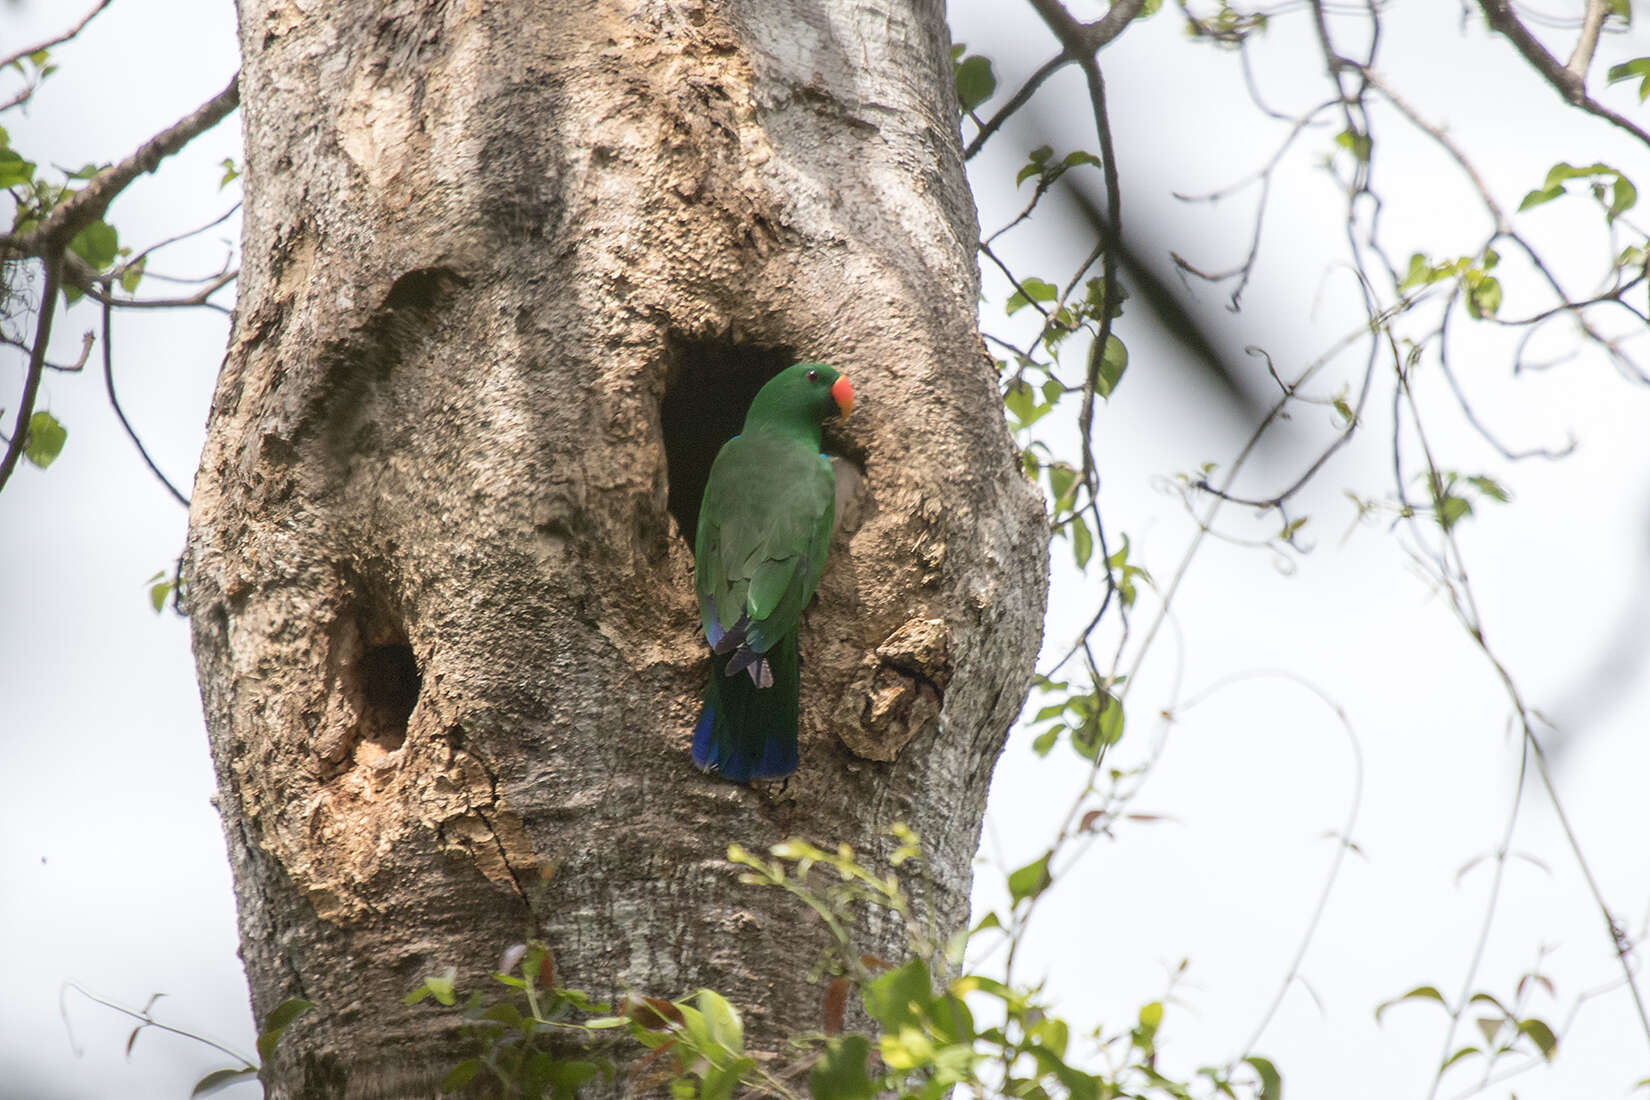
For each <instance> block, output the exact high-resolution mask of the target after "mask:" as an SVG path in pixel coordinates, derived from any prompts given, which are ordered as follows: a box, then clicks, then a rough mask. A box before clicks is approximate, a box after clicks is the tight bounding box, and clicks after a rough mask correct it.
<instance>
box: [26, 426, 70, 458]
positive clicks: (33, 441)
mask: <svg viewBox="0 0 1650 1100" xmlns="http://www.w3.org/2000/svg"><path fill="white" fill-rule="evenodd" d="M68 439H69V429H67V428H65V427H64V426H63V425H62V424H59V423H58V422H57V418H56V417H54V416H53V415H52V414H51V413H49V412H37V413H35V414H34V415H33V416H31V417H29V426H28V429H27V431H26V433H25V434H24V436H23V457H24V458H26V459H28V460H29V461H30V462H32V463H34V464H35V465H36V466H38V467H40V468H41V469H42V470H44V469H45V468H46V467H47V466H50V465H51V464H52V463H53V462H56V461H57V456H58V455H60V454H62V453H63V444H64V443H66V442H68Z"/></svg>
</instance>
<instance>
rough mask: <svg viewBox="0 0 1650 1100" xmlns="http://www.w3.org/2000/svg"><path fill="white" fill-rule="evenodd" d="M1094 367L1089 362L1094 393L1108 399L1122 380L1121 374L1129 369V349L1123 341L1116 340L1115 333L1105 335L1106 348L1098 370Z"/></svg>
mask: <svg viewBox="0 0 1650 1100" xmlns="http://www.w3.org/2000/svg"><path fill="white" fill-rule="evenodd" d="M1090 354H1091V355H1092V352H1091V353H1090ZM1095 367H1096V364H1095V363H1094V362H1093V361H1092V360H1091V361H1090V363H1089V369H1090V370H1092V371H1094V392H1095V393H1097V394H1099V395H1100V396H1101V397H1110V396H1111V395H1112V391H1113V390H1115V389H1116V388H1117V383H1119V382H1121V381H1122V380H1123V372H1124V371H1126V370H1128V369H1129V349H1128V348H1126V347H1124V346H1123V341H1121V340H1119V339H1118V338H1117V334H1116V333H1115V332H1111V333H1107V334H1106V347H1105V351H1104V352H1102V353H1101V355H1100V362H1099V364H1098V367H1099V369H1098V370H1095Z"/></svg>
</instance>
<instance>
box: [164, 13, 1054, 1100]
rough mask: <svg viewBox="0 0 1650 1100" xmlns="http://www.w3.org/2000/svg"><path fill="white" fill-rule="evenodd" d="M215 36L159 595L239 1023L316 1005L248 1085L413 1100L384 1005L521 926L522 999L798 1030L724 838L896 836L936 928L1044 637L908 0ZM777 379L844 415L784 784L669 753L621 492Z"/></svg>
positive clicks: (769, 941)
mask: <svg viewBox="0 0 1650 1100" xmlns="http://www.w3.org/2000/svg"><path fill="white" fill-rule="evenodd" d="M240 22H241V42H242V49H243V52H244V69H243V72H242V78H241V79H242V91H243V102H244V108H243V113H244V124H245V128H246V146H247V148H246V170H245V180H246V196H247V205H246V213H245V230H244V251H245V257H244V265H243V269H242V277H241V289H240V302H239V305H238V307H237V312H236V319H235V326H234V332H233V336H232V340H231V345H230V348H229V351H228V356H227V359H226V362H225V365H224V369H223V374H222V377H221V378H220V380H219V384H218V390H217V394H216V397H215V399H214V402H213V406H212V411H211V422H210V431H209V439H208V443H207V447H206V451H205V454H204V456H203V458H202V464H201V469H200V473H199V477H198V480H197V484H196V488H195V493H194V502H193V508H192V512H191V534H190V546H189V560H188V566H187V582H188V591H189V594H190V603H191V611H192V615H193V620H194V637H195V649H196V654H197V659H198V662H199V667H200V678H201V685H202V694H203V697H204V700H205V708H206V715H207V720H208V725H209V728H210V734H211V741H212V749H213V753H214V757H215V759H216V762H217V769H218V776H219V782H220V785H221V788H222V790H221V800H220V801H221V807H222V812H223V818H224V825H225V830H226V832H227V834H228V837H229V847H230V854H231V859H232V862H233V865H234V871H235V879H236V889H237V894H238V901H239V907H240V914H241V929H242V943H243V947H242V951H243V954H244V957H245V960H246V965H247V971H248V976H249V978H250V982H251V987H252V998H253V1003H254V1007H255V1009H256V1011H257V1012H258V1013H259V1015H260V1016H261V1015H262V1014H263V1013H265V1012H267V1011H268V1010H269V1009H271V1008H272V1007H274V1006H275V1005H276V1004H278V1003H280V1002H281V1001H282V1000H284V999H286V998H288V997H292V996H304V997H307V998H308V999H310V1000H313V1001H315V1002H317V1003H318V1004H319V1005H320V1006H321V1007H320V1008H319V1009H318V1010H317V1011H316V1012H314V1013H312V1014H310V1015H309V1016H307V1017H305V1018H304V1019H303V1020H302V1021H301V1022H300V1023H299V1024H297V1025H295V1026H294V1028H293V1029H292V1032H291V1033H290V1035H289V1036H288V1038H287V1039H286V1040H284V1041H283V1043H282V1045H281V1048H280V1050H279V1051H278V1053H277V1055H276V1057H275V1058H274V1060H273V1062H272V1065H271V1066H270V1067H269V1069H268V1071H267V1073H266V1076H267V1078H268V1083H269V1086H270V1095H271V1096H274V1097H289V1096H299V1095H303V1096H311V1095H314V1096H331V1095H349V1096H365V1095H393V1096H404V1095H417V1094H421V1093H429V1092H432V1091H433V1089H432V1087H431V1084H430V1083H431V1082H432V1081H434V1080H438V1079H439V1077H440V1075H441V1073H442V1072H444V1071H445V1069H446V1068H448V1067H450V1066H451V1065H452V1064H453V1063H454V1062H456V1061H457V1060H458V1059H459V1058H461V1057H463V1056H465V1055H466V1054H467V1053H470V1052H469V1051H468V1050H466V1049H465V1048H463V1046H462V1044H460V1043H459V1041H458V1040H457V1038H456V1037H455V1036H454V1035H453V1033H452V1032H451V1030H450V1029H449V1028H448V1027H447V1026H446V1025H447V1024H449V1023H450V1017H449V1016H448V1014H445V1013H439V1012H435V1011H432V1010H431V1009H430V1008H429V1006H428V1005H419V1006H413V1007H405V1006H402V1005H401V1004H400V998H401V996H402V995H403V994H404V993H406V992H407V991H408V990H409V989H411V988H412V987H413V986H415V985H416V984H417V983H418V981H419V980H420V978H421V977H422V976H423V975H424V974H426V973H429V972H431V971H435V970H439V969H440V968H441V967H443V966H446V965H449V964H450V965H455V966H457V968H458V972H459V981H460V986H461V988H476V987H478V986H480V985H481V983H482V981H483V976H484V975H485V974H486V973H487V972H488V971H489V970H491V969H492V968H493V967H494V966H495V965H496V960H497V958H498V955H499V952H500V950H501V949H502V948H504V947H505V946H506V945H508V944H509V943H511V942H515V941H519V940H521V939H522V938H523V937H524V936H525V935H527V934H529V933H530V932H531V933H534V934H540V935H542V936H543V937H544V938H545V939H547V940H548V941H549V943H550V944H551V946H552V948H553V950H554V952H555V957H556V964H557V975H558V980H559V981H560V982H561V983H563V984H565V985H568V986H572V987H574V988H583V989H588V990H591V991H592V992H594V993H596V994H612V993H614V992H617V991H621V990H625V989H631V990H636V991H639V992H645V993H649V994H654V995H662V996H677V995H681V994H685V993H687V992H690V991H691V990H693V989H694V988H696V987H698V986H709V987H712V988H715V989H717V990H719V991H721V992H723V993H724V994H725V995H727V996H728V997H729V999H730V1000H732V1001H733V1002H734V1003H735V1004H736V1005H737V1006H739V1007H740V1008H741V1009H742V1010H743V1012H744V1014H745V1019H746V1027H747V1031H748V1033H749V1034H750V1036H751V1040H752V1042H753V1043H754V1044H755V1045H757V1046H758V1047H763V1048H767V1049H772V1048H774V1047H776V1046H777V1045H778V1042H779V1040H780V1038H781V1037H782V1036H783V1035H785V1034H787V1033H790V1032H795V1031H798V1030H806V1029H817V1028H818V1027H819V1021H820V1017H819V1012H820V992H821V991H820V990H819V989H818V988H816V987H813V986H811V985H810V984H809V983H808V981H807V978H806V975H807V971H808V969H809V967H810V965H811V964H812V963H813V962H814V961H815V959H816V958H817V957H818V954H819V951H820V949H821V947H822V945H823V944H824V942H825V941H824V937H823V932H822V930H821V929H819V928H817V927H815V925H814V924H813V923H812V922H811V921H810V920H809V918H808V915H807V914H806V912H805V911H801V910H800V909H799V907H798V906H797V905H796V904H795V903H794V902H792V901H789V900H787V899H786V898H785V897H784V896H783V895H781V894H780V893H779V892H777V891H761V890H756V889H754V888H750V887H745V886H741V885H739V884H738V883H737V882H736V878H735V875H734V874H733V873H732V872H731V871H730V869H729V868H728V867H727V865H726V864H725V863H724V862H723V858H722V857H723V852H724V850H725V848H726V846H727V845H728V844H729V843H730V842H737V843H740V844H743V845H744V846H746V847H747V848H750V849H752V850H757V851H760V850H763V849H765V848H766V847H767V846H769V845H770V844H772V843H774V842H776V841H778V840H780V839H783V838H784V837H786V836H788V835H793V834H798V835H803V836H806V837H808V838H810V839H813V840H815V841H817V842H823V843H832V844H834V843H835V842H836V841H839V840H842V841H847V842H849V843H851V844H853V845H855V847H856V848H857V849H858V850H860V851H861V852H863V853H864V854H865V855H866V856H867V857H868V858H872V859H874V858H875V857H876V855H877V854H878V853H879V852H882V851H884V850H885V845H887V844H888V843H889V841H888V840H887V838H886V837H884V836H883V835H882V831H883V830H884V829H886V827H887V826H888V825H889V824H890V823H892V822H895V821H904V822H907V823H908V824H910V825H911V826H912V827H913V828H915V829H916V830H917V831H918V832H919V833H920V834H921V835H922V837H923V839H924V842H925V847H926V850H927V858H926V861H925V873H926V875H927V876H928V878H929V879H930V880H931V883H932V885H931V886H928V887H923V888H922V889H920V890H919V891H918V892H919V893H920V894H921V896H922V898H923V899H924V905H926V906H931V907H932V909H933V912H934V915H935V917H936V918H937V920H938V921H939V922H940V924H941V925H942V927H955V926H957V925H958V924H959V922H961V921H962V920H964V919H965V917H966V913H967V905H968V885H969V877H970V859H971V858H972V856H973V854H974V850H975V846H976V842H977V839H978V831H979V821H980V814H981V811H982V809H983V804H984V799H985V794H986V787H987V784H988V781H989V778H990V774H991V769H992V765H993V762H994V760H995V758H996V755H997V752H998V750H999V748H1000V747H1001V743H1002V739H1003V737H1004V734H1005V732H1006V730H1007V727H1008V725H1009V724H1010V722H1011V721H1012V719H1013V717H1014V715H1015V714H1016V712H1017V710H1018V708H1019V705H1020V703H1021V701H1022V699H1023V696H1024V691H1025V687H1026V682H1027V677H1028V675H1029V672H1030V667H1031V661H1032V659H1033V657H1034V655H1035V651H1036V649H1037V643H1038V638H1039V633H1040V624H1041V617H1042V611H1043V601H1044V590H1045V568H1046V563H1045V551H1044V547H1045V536H1046V530H1045V525H1044V519H1043V514H1042V509H1041V504H1040V498H1039V497H1038V495H1037V494H1036V492H1035V491H1034V489H1033V488H1032V487H1031V486H1030V485H1029V484H1028V483H1027V482H1026V481H1025V480H1024V479H1023V478H1022V477H1021V476H1020V475H1019V473H1018V471H1017V469H1016V465H1015V461H1014V452H1013V449H1012V446H1011V443H1010V440H1009V437H1008V433H1007V431H1006V429H1005V427H1004V425H1003V422H1002V414H1001V411H1000V406H999V403H998V400H997V393H996V388H995V384H994V379H993V375H992V369H991V365H990V362H989V360H988V359H987V358H986V356H985V355H984V354H983V352H982V350H981V348H980V345H979V341H978V337H977V335H976V329H975V307H976V295H977V273H976V269H975V266H974V249H973V244H974V241H975V224H974V219H973V210H972V207H971V205H970V200H969V196H968V193H967V190H966V186H965V181H964V177H963V170H962V163H961V158H960V154H959V146H958V137H957V126H956V122H957V116H956V107H955V101H954V98H953V93H952V91H951V74H950V61H949V56H948V52H947V51H948V39H947V34H946V29H945V23H944V12H943V9H942V5H941V4H940V3H939V2H938V0H878V2H874V3H873V2H864V3H856V4H844V3H840V2H838V0H812V2H801V3H795V4H792V3H786V4H771V3H767V2H766V0H729V2H726V3H705V4H694V3H662V2H660V3H654V2H644V3H642V4H641V5H639V6H638V5H637V4H635V3H633V2H618V0H607V2H603V3H598V4H592V3H589V2H588V0H576V2H575V0H561V2H550V0H545V2H537V3H531V4H525V3H519V4H518V3H488V2H484V0H399V2H393V3H386V2H385V0H326V2H320V0H241V5H240ZM791 357H796V358H817V359H823V360H826V361H828V362H831V363H833V364H835V365H836V366H838V367H840V368H841V369H842V370H844V371H845V372H846V373H847V374H848V375H849V376H850V377H851V378H852V380H853V383H854V385H855V387H856V389H857V392H858V403H857V405H856V410H855V413H854V416H853V418H852V420H851V421H850V422H849V424H848V425H847V426H846V429H845V430H844V431H843V432H842V433H840V434H839V435H838V436H837V437H836V438H835V444H836V446H837V447H838V449H839V450H840V451H841V452H842V453H843V455H844V456H845V461H844V463H843V466H844V469H845V471H846V472H847V476H845V477H844V479H843V482H844V485H843V488H844V492H843V500H844V506H843V508H842V509H840V511H841V513H842V515H841V525H840V528H839V530H838V532H837V534H836V537H835V540H834V542H833V545H832V551H831V561H830V563H829V565H828V567H827V569H826V571H825V576H824V580H823V582H822V584H821V586H820V590H819V597H818V600H817V602H816V603H815V605H814V606H813V608H812V610H811V611H810V612H809V613H808V615H807V616H806V617H805V620H804V628H803V632H802V652H803V660H804V666H803V675H802V680H803V683H802V693H803V712H804V719H803V726H804V728H803V735H802V742H803V744H802V768H801V771H800V772H799V773H798V775H797V776H796V777H795V778H794V779H793V781H792V782H791V783H790V785H789V787H788V789H786V790H784V791H783V792H782V793H781V792H777V791H773V790H756V789H752V788H747V787H741V786H736V785H732V784H728V783H724V782H720V781H718V780H716V779H713V778H708V777H705V776H702V775H700V774H699V773H698V772H696V771H695V770H694V769H693V767H692V766H691V763H690V761H689V759H688V754H687V745H688V741H689V734H690V727H691V725H692V722H693V718H694V715H695V712H696V709H697V698H698V693H699V688H700V683H701V678H702V677H703V675H704V672H705V668H706V660H705V650H704V644H703V640H702V639H701V638H700V637H698V636H697V613H696V609H695V606H694V598H693V592H692V558H691V549H690V546H689V543H688V541H687V540H684V539H683V538H681V537H679V533H678V531H677V526H676V521H675V520H674V519H673V518H672V515H671V512H670V510H669V509H668V508H667V503H668V502H669V500H670V497H669V487H670V477H671V476H672V474H678V475H681V471H682V470H684V469H685V468H686V467H687V466H688V465H690V464H691V460H692V459H693V457H694V456H693V455H692V454H691V453H690V452H691V451H692V450H693V448H694V444H693V443H692V439H691V428H692V426H693V425H694V424H695V423H698V422H699V420H700V418H701V413H702V412H703V409H701V408H700V406H699V404H698V403H699V402H701V401H709V402H711V403H713V404H714V403H720V404H724V405H725V404H726V403H727V402H728V401H731V400H736V396H735V395H736V394H737V393H740V392H746V393H748V390H749V388H750V387H751V386H752V385H754V383H755V382H757V381H760V378H761V377H762V375H761V371H762V370H766V369H772V368H776V367H778V366H783V365H784V364H785V363H786V362H788V361H789V359H790V358H791ZM740 387H744V389H743V390H741V389H740ZM671 402H675V404H674V406H672V405H671V404H670V403H671ZM662 407H664V408H667V409H669V408H674V409H675V412H673V413H672V412H665V413H663V414H662V412H661V409H662ZM665 423H670V424H673V425H683V424H685V425H686V426H687V429H688V431H689V435H688V436H687V438H688V439H689V443H687V444H682V445H681V446H679V447H678V453H677V454H676V455H674V457H676V458H677V459H678V461H677V462H676V463H675V466H674V468H673V467H672V464H671V463H668V462H667V457H666V444H665V439H664V435H665V431H664V428H663V427H662V424H665ZM673 430H674V428H673ZM698 446H700V448H701V449H702V448H703V444H702V443H701V444H698ZM684 448H685V449H684ZM701 457H703V456H701ZM678 489H679V490H680V486H678ZM682 492H684V493H685V490H684V491H682ZM679 503H683V504H685V506H689V507H691V501H679ZM399 647H406V648H399ZM409 655H410V657H411V659H412V660H414V661H416V675H417V678H416V679H415V678H414V677H413V669H412V667H411V665H410V664H409V665H407V666H406V667H403V666H402V665H400V664H398V661H404V660H405V659H406V657H407V656H409ZM409 707H410V714H409V713H408V708H409ZM541 883H542V885H541ZM540 890H542V894H543V896H542V900H541V901H540V902H539V904H538V905H537V910H536V911H537V914H538V917H537V918H536V919H537V922H538V923H537V925H536V926H535V917H534V916H533V915H532V913H530V911H529V908H528V905H527V902H526V898H527V897H528V896H530V895H533V894H535V892H536V891H540ZM857 931H858V934H859V935H860V936H861V937H862V942H863V950H865V951H867V952H871V953H875V954H879V955H884V956H898V955H899V954H900V953H901V946H902V943H903V939H902V934H901V933H900V931H899V930H898V929H896V928H891V927H887V926H886V925H881V926H877V927H866V928H861V929H859V930H857Z"/></svg>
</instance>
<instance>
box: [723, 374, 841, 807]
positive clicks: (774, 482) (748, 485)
mask: <svg viewBox="0 0 1650 1100" xmlns="http://www.w3.org/2000/svg"><path fill="white" fill-rule="evenodd" d="M853 406H854V388H853V386H852V385H850V384H849V382H848V379H847V378H845V377H843V376H842V375H840V374H838V373H837V372H836V371H835V370H833V369H832V368H830V367H828V366H826V365H825V364H824V363H797V364H796V365H795V366H792V367H787V368H786V369H785V370H783V371H780V372H779V373H778V374H777V375H775V376H774V377H773V378H772V379H771V380H770V381H769V382H768V384H767V385H765V386H763V387H762V388H761V389H760V390H759V391H757V394H756V398H755V400H753V401H752V402H751V407H750V412H748V413H747V414H746V415H745V426H744V428H743V430H741V431H740V433H739V434H738V435H736V436H734V437H733V438H732V439H730V440H728V441H727V442H726V443H725V444H723V445H722V449H721V451H719V452H718V453H717V455H716V461H715V462H713V463H712V464H711V467H710V478H709V480H708V481H707V482H706V483H705V495H704V499H703V501H702V502H701V504H700V506H699V530H698V533H697V537H696V538H695V540H694V557H695V564H694V570H693V583H694V588H695V589H696V590H697V591H698V593H699V622H700V625H701V626H703V627H704V631H705V638H706V640H707V641H709V642H710V651H711V670H710V678H709V680H708V681H706V683H705V702H704V709H703V710H701V711H700V713H699V722H698V725H697V726H695V727H694V730H693V762H694V763H695V764H696V765H698V766H699V767H700V768H702V769H704V770H705V771H710V772H715V773H716V774H717V775H720V776H721V777H722V778H724V779H728V780H732V781H734V782H736V783H744V782H748V781H750V780H752V779H783V778H784V777H786V776H788V775H790V774H791V773H792V772H794V771H796V766H797V754H796V723H797V687H798V662H797V650H796V631H797V621H798V620H799V619H800V618H801V615H802V609H803V608H804V607H806V606H808V601H809V600H810V599H812V598H813V594H814V589H815V588H817V587H818V586H819V577H820V574H821V573H823V572H824V571H825V552H826V550H827V548H828V546H829V543H830V541H831V521H832V518H833V513H834V511H835V507H836V477H835V475H834V474H833V473H832V471H831V460H830V459H829V458H827V457H826V456H825V455H823V454H821V453H820V450H819V447H820V431H821V428H822V427H823V425H824V423H825V421H826V420H827V419H829V418H830V417H832V416H835V415H839V414H840V415H841V416H842V417H843V418H844V419H846V418H847V416H848V413H849V412H850V411H851V410H852V409H853Z"/></svg>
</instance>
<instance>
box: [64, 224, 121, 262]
mask: <svg viewBox="0 0 1650 1100" xmlns="http://www.w3.org/2000/svg"><path fill="white" fill-rule="evenodd" d="M69 251H70V252H73V253H74V254H75V255H76V256H79V257H80V258H81V259H82V260H85V261H86V262H87V263H88V264H90V265H91V266H92V267H93V268H95V269H96V270H98V271H102V270H103V269H104V268H106V267H108V266H109V265H110V264H112V263H114V262H115V257H117V256H119V255H120V235H119V234H117V233H116V232H115V227H114V226H112V225H110V224H109V223H108V222H104V221H95V222H93V223H92V224H91V225H88V226H87V227H86V228H85V229H82V230H81V231H80V232H79V233H76V234H75V237H74V240H72V241H70V242H69Z"/></svg>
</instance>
